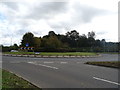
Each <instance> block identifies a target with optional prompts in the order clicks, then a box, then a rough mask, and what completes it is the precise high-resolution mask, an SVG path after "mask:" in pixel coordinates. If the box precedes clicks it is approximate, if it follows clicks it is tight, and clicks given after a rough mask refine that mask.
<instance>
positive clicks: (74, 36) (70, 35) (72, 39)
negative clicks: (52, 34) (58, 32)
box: [66, 30, 79, 47]
mask: <svg viewBox="0 0 120 90" xmlns="http://www.w3.org/2000/svg"><path fill="white" fill-rule="evenodd" d="M66 37H67V42H68V43H69V45H70V46H71V47H76V46H77V41H78V39H79V33H78V32H77V31H76V30H72V31H71V32H67V33H66Z"/></svg>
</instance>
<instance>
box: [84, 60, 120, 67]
mask: <svg viewBox="0 0 120 90" xmlns="http://www.w3.org/2000/svg"><path fill="white" fill-rule="evenodd" d="M85 64H90V65H97V66H104V67H111V68H120V61H103V62H86V63H85Z"/></svg>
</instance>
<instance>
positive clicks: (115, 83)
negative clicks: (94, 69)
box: [93, 77, 120, 85]
mask: <svg viewBox="0 0 120 90" xmlns="http://www.w3.org/2000/svg"><path fill="white" fill-rule="evenodd" d="M93 78H94V79H96V80H100V81H104V82H108V83H112V84H116V85H120V84H119V83H117V82H113V81H109V80H105V79H101V78H97V77H93Z"/></svg>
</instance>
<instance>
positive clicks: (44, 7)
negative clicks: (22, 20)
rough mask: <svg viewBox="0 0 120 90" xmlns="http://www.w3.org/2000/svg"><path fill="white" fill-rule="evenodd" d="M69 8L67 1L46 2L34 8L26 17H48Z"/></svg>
mask: <svg viewBox="0 0 120 90" xmlns="http://www.w3.org/2000/svg"><path fill="white" fill-rule="evenodd" d="M66 10H67V2H44V3H40V4H39V5H38V6H35V7H34V8H32V11H31V13H30V14H29V15H28V16H26V18H34V19H43V18H44V19H48V18H53V17H54V16H55V15H57V14H60V13H64V12H65V11H66Z"/></svg>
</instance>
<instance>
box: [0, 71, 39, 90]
mask: <svg viewBox="0 0 120 90" xmlns="http://www.w3.org/2000/svg"><path fill="white" fill-rule="evenodd" d="M7 88H30V89H35V90H38V89H39V88H38V87H36V86H34V85H33V84H31V83H29V82H28V81H26V80H24V79H22V78H20V77H18V76H16V75H15V74H13V73H10V72H8V71H6V70H2V90H4V89H7Z"/></svg>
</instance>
